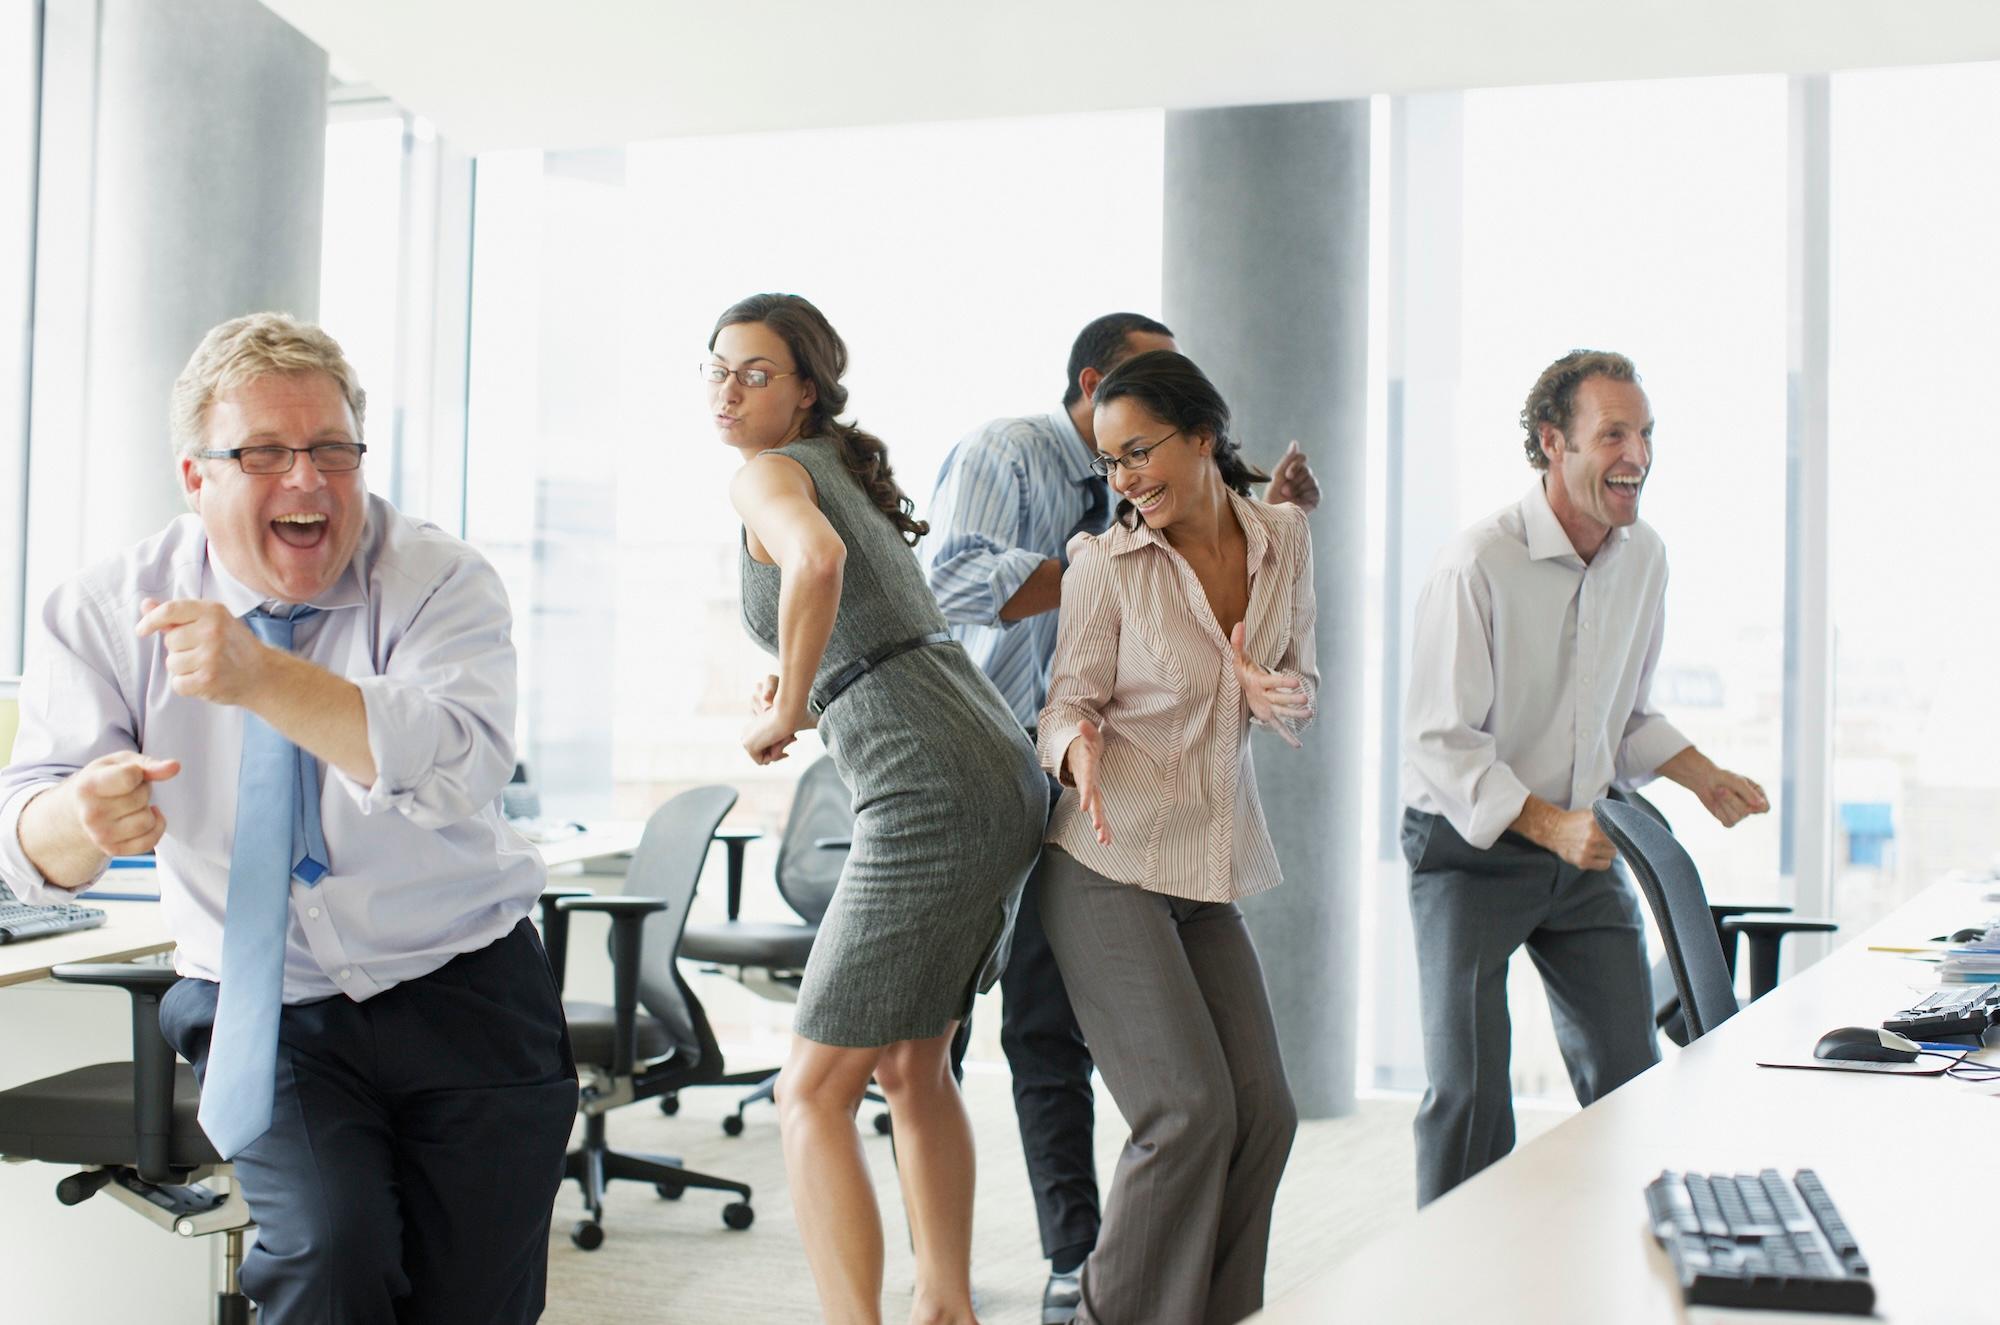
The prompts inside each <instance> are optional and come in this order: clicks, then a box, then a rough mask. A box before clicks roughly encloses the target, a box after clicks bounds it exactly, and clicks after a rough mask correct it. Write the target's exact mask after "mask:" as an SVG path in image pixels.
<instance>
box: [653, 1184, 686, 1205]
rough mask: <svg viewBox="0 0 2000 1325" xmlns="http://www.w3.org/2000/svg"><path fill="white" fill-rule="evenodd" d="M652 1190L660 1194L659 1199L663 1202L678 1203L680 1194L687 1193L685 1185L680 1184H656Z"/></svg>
mask: <svg viewBox="0 0 2000 1325" xmlns="http://www.w3.org/2000/svg"><path fill="white" fill-rule="evenodd" d="M653 1190H654V1191H656V1192H658V1193H659V1194H660V1199H661V1200H663V1201H678V1200H680V1199H681V1195H682V1193H684V1192H686V1191H687V1184H686V1183H680V1182H656V1183H654V1184H653Z"/></svg>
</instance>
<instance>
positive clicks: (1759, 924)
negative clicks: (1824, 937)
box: [1722, 915, 1840, 937]
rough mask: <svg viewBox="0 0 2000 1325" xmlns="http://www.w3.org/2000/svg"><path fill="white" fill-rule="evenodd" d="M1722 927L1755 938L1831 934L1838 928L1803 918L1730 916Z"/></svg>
mask: <svg viewBox="0 0 2000 1325" xmlns="http://www.w3.org/2000/svg"><path fill="white" fill-rule="evenodd" d="M1722 927H1723V928H1724V929H1725V930H1727V931H1729V932H1730V933H1732V934H1747V935H1750V936H1751V937H1756V936H1758V935H1763V934H1779V935H1783V934H1831V933H1833V932H1834V931H1835V930H1837V929H1839V928H1840V925H1839V923H1838V922H1836V921H1832V920H1811V919H1807V918H1805V917H1803V916H1792V915H1783V916H1772V915H1762V916H1730V917H1729V918H1728V919H1726V920H1724V921H1723V922H1722Z"/></svg>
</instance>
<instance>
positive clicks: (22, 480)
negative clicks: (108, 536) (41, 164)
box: [0, 4, 41, 675]
mask: <svg viewBox="0 0 2000 1325" xmlns="http://www.w3.org/2000/svg"><path fill="white" fill-rule="evenodd" d="M40 8H41V7H40V6H39V5H27V4H15V5H7V6H4V7H0V675H4V674H5V673H8V672H18V671H20V670H21V629H22V608H23V604H22V591H23V580H22V575H23V570H24V565H25V560H26V556H27V543H26V538H27V527H28V520H27V515H28V328H29V325H30V319H31V317H32V314H33V308H34V272H35V144H36V140H37V136H38V134H37V110H38V104H39V101H40V97H41V76H40V75H41V23H40Z"/></svg>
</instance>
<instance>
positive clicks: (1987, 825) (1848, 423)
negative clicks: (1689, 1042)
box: [1829, 64, 2000, 929]
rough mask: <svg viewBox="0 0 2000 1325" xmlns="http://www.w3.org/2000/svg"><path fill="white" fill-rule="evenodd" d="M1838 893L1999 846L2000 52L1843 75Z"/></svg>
mask: <svg viewBox="0 0 2000 1325" xmlns="http://www.w3.org/2000/svg"><path fill="white" fill-rule="evenodd" d="M1831 95H1832V197H1833V200H1832V217H1831V229H1832V243H1833V250H1832V297H1833V327H1832V343H1831V357H1832V387H1831V396H1830V401H1829V405H1830V441H1831V448H1832V457H1831V459H1832V464H1831V470H1830V472H1831V480H1830V485H1831V504H1832V510H1831V519H1832V528H1833V550H1832V551H1833V555H1832V563H1831V567H1830V579H1831V596H1832V602H1833V616H1834V629H1835V668H1834V671H1835V675H1834V767H1833V789H1834V790H1833V795H1834V822H1833V829H1834V862H1835V877H1834V894H1833V897H1834V910H1835V913H1836V916H1837V918H1838V919H1840V920H1841V921H1842V922H1843V924H1845V925H1847V926H1848V927H1849V928H1850V929H1852V928H1854V927H1856V926H1858V925H1860V924H1862V923H1865V922H1866V921H1869V920H1872V919H1874V918H1875V917H1877V916H1879V915H1880V914H1882V913H1883V912H1885V911H1887V910H1890V909H1892V908H1893V907H1894V906H1896V905H1897V904H1898V903H1899V902H1901V901H1902V900H1903V899H1904V898H1905V897H1907V896H1909V895H1910V894H1911V893H1913V892H1915V891H1917V890H1918V889H1920V888H1922V887H1923V886H1924V885H1926V884H1928V883H1930V882H1932V881H1933V880H1935V879H1936V878H1937V876H1938V875H1939V874H1940V873H1943V872H1945V871H1949V870H1957V869H1968V870H1980V871H1984V870H1987V869H1990V868H1992V867H1993V866H1994V865H1995V864H1996V863H1997V862H2000V856H1996V853H2000V841H1996V838H1995V836H1994V831H1993V826H1994V824H1995V823H1996V822H2000V759H1996V757H1995V752H1996V751H2000V707H1996V705H1995V704H1994V702H1993V680H1992V675H1993V670H1994V666H1993V660H1994V659H1995V658H1996V657H2000V614H1996V612H1995V610H1994V608H1993V602H1994V595H1993V593H1992V592H1991V591H1990V589H1989V585H1990V582H1991V578H1992V572H1993V568H1994V566H1995V561H1996V559H1995V555H1994V543H1993V536H1992V532H1991V530H1992V518H1991V504H1990V502H1989V500H1988V497H1989V494H1990V493H1991V492H1992V491H1993V490H1994V488H1995V486H1996V484H2000V449H1996V448H1995V447H1994V446H1993V445H1992V441H1991V434H1992V426H1991V423H1990V419H1989V411H1987V410H1986V409H1985V408H1984V407H1983V405H1982V403H1981V402H1982V398H1983V394H1984V391H1985V389H1986V388H1987V384H1988V383H1990V382H1991V381H1992V379H1993V368H1994V365H1995V364H1996V363H2000V323H1997V322H1996V320H1995V317H1994V309H1995V307H1996V306H2000V248H1996V246H1995V243H1994V237H1995V235H2000V136H1996V134H1995V132H1994V126H1995V125H2000V65H1994V64H1980V65H1965V66H1958V67H1951V68H1937V69H1902V70H1892V71H1877V72H1866V73H1854V74H1840V75H1836V76H1835V77H1834V78H1833V80H1832V89H1831Z"/></svg>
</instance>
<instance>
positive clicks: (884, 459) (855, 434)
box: [708, 294, 931, 547]
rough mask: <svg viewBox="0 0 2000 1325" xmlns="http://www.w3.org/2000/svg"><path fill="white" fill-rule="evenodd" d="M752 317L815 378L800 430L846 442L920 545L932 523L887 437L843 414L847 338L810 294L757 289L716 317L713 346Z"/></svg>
mask: <svg viewBox="0 0 2000 1325" xmlns="http://www.w3.org/2000/svg"><path fill="white" fill-rule="evenodd" d="M746 322H760V323H762V324H763V325H765V326H767V327H769V328H770V329H771V330H773V331H775V332H777V333H778V337H779V339H781V340H783V341H784V342H785V348H786V349H788V350H790V351H791V352H792V362H793V363H794V364H796V365H798V373H799V376H800V377H802V378H804V379H805V380H806V381H808V382H811V383H812V384H813V387H814V399H813V403H812V406H811V408H810V410H809V412H808V415H807V418H806V426H805V430H804V432H803V433H801V434H800V435H801V436H805V437H828V438H831V439H832V440H833V442H834V444H835V445H836V446H838V447H839V448H840V459H841V463H842V464H844V465H846V466H847V472H848V473H850V474H852V475H854V478H855V481H856V482H858V483H860V484H861V488H862V491H864V492H866V493H867V494H868V496H869V499H870V500H872V501H873V502H874V503H875V504H876V505H877V506H879V507H881V508H882V514H884V515H886V516H888V517H889V523H891V524H893V525H895V526H896V531H897V532H898V533H900V534H901V535H902V536H903V540H904V541H905V542H907V543H909V544H910V545H911V546H913V547H914V546H915V545H916V542H917V540H918V539H920V538H922V537H923V536H924V535H925V534H927V533H929V532H930V531H931V527H930V525H929V524H927V523H925V522H924V521H922V520H919V519H917V518H916V516H915V514H914V512H915V511H916V509H917V504H916V503H915V502H913V501H911V500H910V498H909V495H908V494H906V493H905V492H904V491H903V490H902V488H900V487H898V486H897V484H896V472H895V471H894V470H893V469H891V468H890V467H889V448H888V447H887V446H885V445H883V443H882V439H881V438H879V437H876V436H874V435H873V434H870V433H865V432H863V431H861V429H859V428H857V427H855V426H854V425H853V424H849V423H842V422H840V419H839V415H840V414H841V413H842V412H843V411H844V410H846V408H847V388H846V387H844V386H842V385H841V384H840V379H841V378H842V377H844V376H846V374H847V342H846V341H844V340H842V339H841V338H840V333H839V332H837V331H835V330H834V329H833V324H832V323H831V322H828V321H827V320H826V314H824V313H822V312H820V311H819V309H817V308H815V307H813V305H812V303H811V301H810V300H807V299H803V298H801V297H800V296H798V295H795V294H753V295H751V296H750V297H749V298H748V299H742V300H739V301H737V302H736V303H734V304H731V305H730V306H729V308H728V309H727V310H726V311H725V312H724V313H723V314H722V316H721V317H719V318H717V319H716V320H715V330H714V331H711V332H709V333H708V348H709V349H711V350H713V349H714V348H715V338H716V337H717V336H720V335H721V334H722V329H723V328H724V327H734V326H740V325H742V324H743V323H746Z"/></svg>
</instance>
